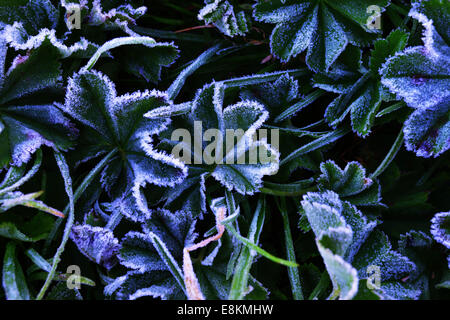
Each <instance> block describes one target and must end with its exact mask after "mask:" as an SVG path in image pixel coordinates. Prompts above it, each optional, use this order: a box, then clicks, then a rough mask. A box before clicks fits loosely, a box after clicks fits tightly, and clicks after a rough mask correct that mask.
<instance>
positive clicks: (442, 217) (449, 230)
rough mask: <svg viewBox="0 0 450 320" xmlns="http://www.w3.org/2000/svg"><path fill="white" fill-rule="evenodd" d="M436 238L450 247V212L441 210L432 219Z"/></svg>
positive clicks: (432, 232)
mask: <svg viewBox="0 0 450 320" xmlns="http://www.w3.org/2000/svg"><path fill="white" fill-rule="evenodd" d="M431 234H432V235H433V238H434V240H436V241H437V242H439V243H440V244H442V245H444V246H445V247H447V248H449V249H450V212H440V213H436V215H435V216H434V217H433V219H432V220H431Z"/></svg>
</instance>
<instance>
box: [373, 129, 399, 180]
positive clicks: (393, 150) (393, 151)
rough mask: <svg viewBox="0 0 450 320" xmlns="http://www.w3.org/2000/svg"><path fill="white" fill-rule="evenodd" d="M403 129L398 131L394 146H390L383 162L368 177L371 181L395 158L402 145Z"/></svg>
mask: <svg viewBox="0 0 450 320" xmlns="http://www.w3.org/2000/svg"><path fill="white" fill-rule="evenodd" d="M403 137H404V135H403V128H402V129H401V130H400V133H399V134H398V136H397V139H395V142H394V144H393V145H392V147H391V149H390V150H389V152H388V154H387V155H386V157H385V158H384V160H383V161H382V162H381V164H380V166H379V167H378V168H377V170H375V172H374V173H372V175H371V176H370V178H371V179H375V178H377V177H378V176H379V175H380V174H382V173H383V172H384V170H386V169H387V167H389V165H390V164H391V162H392V161H393V160H394V158H395V156H396V155H397V153H398V151H399V150H400V148H401V147H402V145H403Z"/></svg>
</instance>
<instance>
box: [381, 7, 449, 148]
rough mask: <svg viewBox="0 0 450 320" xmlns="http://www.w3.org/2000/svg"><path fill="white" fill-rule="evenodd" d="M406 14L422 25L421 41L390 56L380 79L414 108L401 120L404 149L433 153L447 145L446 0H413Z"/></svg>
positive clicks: (447, 48) (447, 61)
mask: <svg viewBox="0 0 450 320" xmlns="http://www.w3.org/2000/svg"><path fill="white" fill-rule="evenodd" d="M409 14H410V16H412V17H413V18H415V19H417V20H418V21H419V22H420V23H422V24H423V26H424V37H423V41H424V45H423V46H419V47H413V48H408V49H406V50H405V51H404V52H402V53H399V54H397V55H395V56H394V57H392V58H390V59H389V60H388V61H387V62H386V63H385V64H384V66H383V67H382V69H381V70H380V72H381V74H382V80H381V81H382V83H383V84H384V85H385V86H387V87H388V88H389V90H390V91H391V92H392V93H394V94H396V95H397V96H398V97H399V98H402V99H403V100H404V101H405V102H406V103H407V104H408V105H409V106H410V107H412V108H415V109H417V110H416V111H415V112H414V113H413V114H412V115H411V117H410V118H409V119H408V120H407V121H406V123H405V127H404V133H405V144H406V147H407V149H408V150H410V151H414V152H416V155H417V156H420V157H432V156H433V157H437V156H439V155H440V154H441V153H443V152H445V151H446V150H448V149H449V147H450V140H449V122H448V114H449V104H448V97H449V96H450V89H449V88H450V74H449V72H450V58H449V52H450V49H449V41H450V38H449V36H450V32H449V30H448V27H447V21H448V19H449V16H450V5H449V3H448V1H436V0H428V1H417V2H415V3H414V5H413V8H412V9H411V11H410V13H409Z"/></svg>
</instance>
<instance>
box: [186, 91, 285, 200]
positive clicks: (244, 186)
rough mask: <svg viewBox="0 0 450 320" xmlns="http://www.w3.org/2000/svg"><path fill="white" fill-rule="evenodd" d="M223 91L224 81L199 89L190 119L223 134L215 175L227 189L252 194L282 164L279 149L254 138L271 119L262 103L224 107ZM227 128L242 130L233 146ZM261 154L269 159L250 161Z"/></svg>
mask: <svg viewBox="0 0 450 320" xmlns="http://www.w3.org/2000/svg"><path fill="white" fill-rule="evenodd" d="M224 94H225V88H224V86H223V84H221V83H212V84H210V85H206V86H205V87H204V88H203V89H201V90H199V91H198V93H197V95H196V98H195V100H194V103H193V108H192V111H191V119H192V121H201V122H202V133H204V132H205V131H206V130H207V129H218V130H219V131H220V132H221V134H222V137H223V146H222V145H220V144H218V148H219V149H220V148H222V150H223V152H222V153H223V154H222V156H223V159H218V160H219V162H221V163H218V164H217V166H216V167H215V169H214V170H213V171H212V176H213V177H214V178H215V179H216V180H218V181H219V182H220V183H221V184H223V185H224V186H225V187H226V188H227V189H228V190H233V189H234V190H236V191H238V192H239V193H242V194H253V193H254V192H256V191H257V190H258V189H259V187H260V186H261V184H262V178H263V176H264V175H272V174H274V173H276V172H277V170H278V167H279V165H278V162H279V153H278V151H277V150H275V149H273V148H272V147H271V146H270V145H268V144H267V143H266V142H264V141H263V140H261V141H259V140H255V138H254V134H255V133H256V130H258V129H259V128H260V127H261V126H262V125H263V123H264V122H265V121H266V120H267V119H268V116H269V114H268V112H267V111H266V110H265V109H264V107H263V106H262V105H261V104H260V103H258V102H256V101H248V100H246V101H241V102H238V103H237V104H235V105H231V106H228V107H227V108H225V109H224V107H223V100H224ZM227 130H230V131H233V132H234V133H236V132H237V131H236V130H240V131H241V132H242V133H243V134H242V136H239V137H238V138H237V141H235V144H234V146H231V147H230V146H227V145H226V135H227V133H226V132H227ZM205 146H206V143H205V142H204V145H203V147H205ZM194 151H195V150H194ZM258 154H259V155H261V154H265V155H267V158H268V160H267V161H263V160H261V158H260V157H257V159H254V160H256V161H251V160H252V158H251V155H258ZM239 159H241V160H239ZM243 159H244V161H243V163H242V164H241V162H242V160H243ZM216 160H217V159H216ZM239 161H241V162H239Z"/></svg>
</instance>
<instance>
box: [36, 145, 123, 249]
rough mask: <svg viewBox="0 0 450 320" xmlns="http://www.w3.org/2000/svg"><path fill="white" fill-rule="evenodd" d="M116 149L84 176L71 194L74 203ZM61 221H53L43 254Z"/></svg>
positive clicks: (65, 211) (65, 210) (65, 209)
mask: <svg viewBox="0 0 450 320" xmlns="http://www.w3.org/2000/svg"><path fill="white" fill-rule="evenodd" d="M117 151H118V149H117V148H114V149H113V150H111V151H110V152H109V153H108V154H107V155H106V156H105V157H104V158H103V159H102V161H100V162H99V163H98V164H97V165H96V166H95V168H94V169H92V170H91V171H90V172H89V173H88V175H87V176H86V178H84V180H83V182H82V183H81V184H80V186H79V187H78V188H77V189H76V191H75V193H74V195H73V201H74V203H76V202H77V201H78V199H79V198H80V197H81V195H82V194H83V192H84V191H85V190H86V189H87V187H88V186H89V185H90V184H91V182H92V181H93V180H94V178H95V177H96V176H97V175H98V174H99V173H100V171H101V170H102V169H103V168H104V167H105V165H106V164H107V163H108V161H109V160H110V159H111V158H112V157H113V156H114V155H115V154H116V153H117ZM69 206H70V204H69V205H67V206H66V207H65V208H64V211H63V213H64V214H65V215H67V212H68V211H69V209H70V207H69ZM61 223H62V220H58V221H56V222H55V225H54V226H53V229H52V231H51V232H50V234H49V236H48V238H47V239H46V240H45V245H44V254H46V253H47V251H48V249H49V246H50V243H51V242H52V241H53V239H54V238H55V236H56V232H57V231H58V229H59V227H60V225H61Z"/></svg>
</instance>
